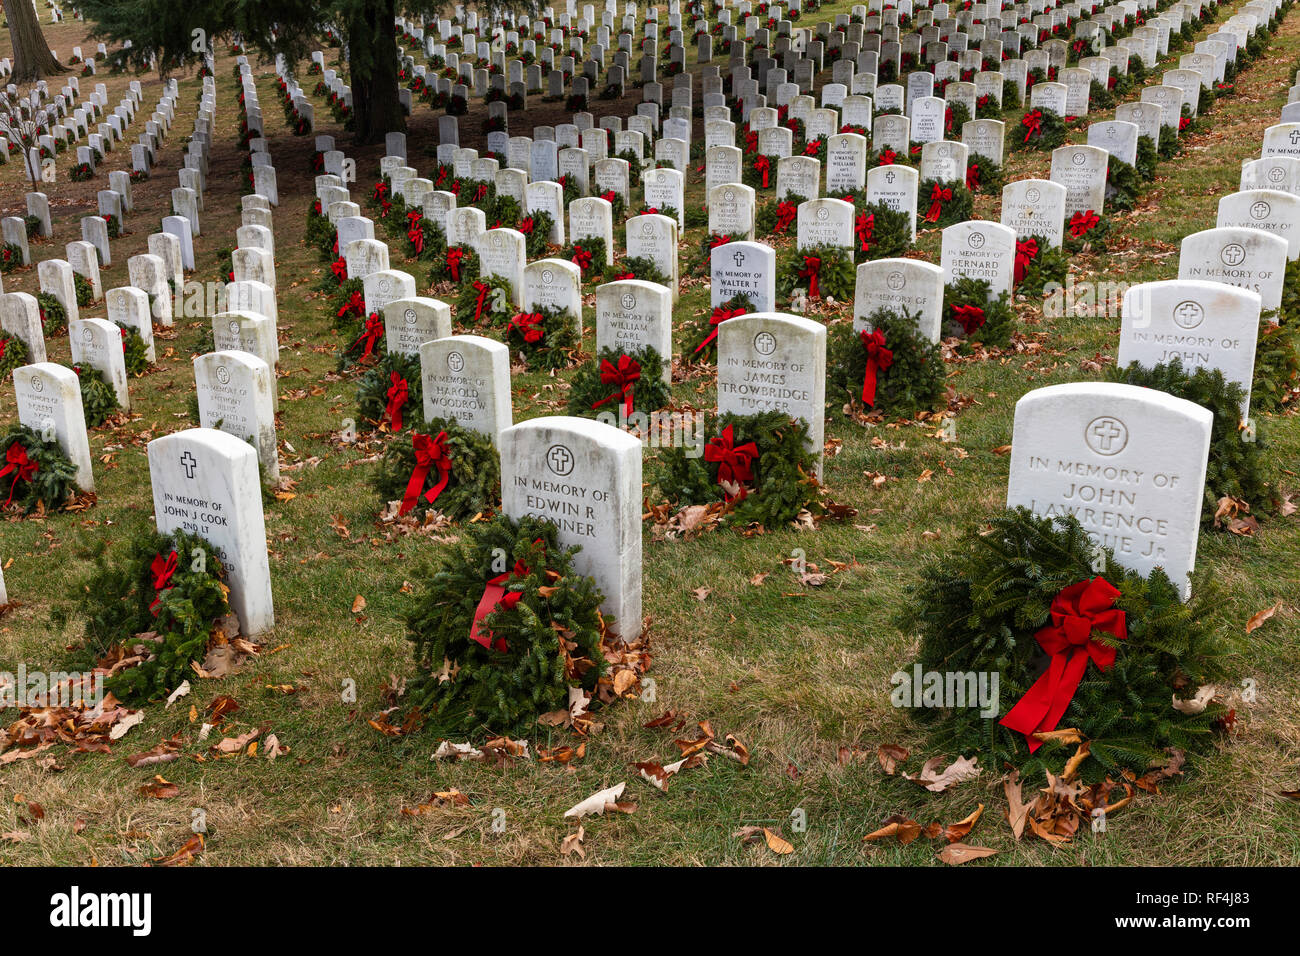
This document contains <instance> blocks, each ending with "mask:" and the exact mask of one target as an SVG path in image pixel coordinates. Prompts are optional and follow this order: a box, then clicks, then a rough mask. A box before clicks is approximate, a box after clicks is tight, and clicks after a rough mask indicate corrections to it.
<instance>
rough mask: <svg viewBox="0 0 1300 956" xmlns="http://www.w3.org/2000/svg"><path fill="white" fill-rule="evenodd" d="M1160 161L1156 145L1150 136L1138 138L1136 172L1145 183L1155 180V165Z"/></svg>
mask: <svg viewBox="0 0 1300 956" xmlns="http://www.w3.org/2000/svg"><path fill="white" fill-rule="evenodd" d="M1159 161H1160V159H1159V156H1158V155H1157V153H1156V144H1155V142H1154V141H1153V140H1152V139H1151V137H1150V136H1139V137H1138V146H1137V171H1138V175H1139V176H1141V177H1142V178H1143V179H1144V180H1145V181H1146V182H1150V181H1151V180H1153V179H1155V178H1156V164H1157V163H1158V162H1159Z"/></svg>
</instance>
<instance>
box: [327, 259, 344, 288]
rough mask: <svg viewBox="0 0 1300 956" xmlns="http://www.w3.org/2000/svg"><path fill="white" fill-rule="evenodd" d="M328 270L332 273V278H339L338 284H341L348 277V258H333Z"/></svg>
mask: <svg viewBox="0 0 1300 956" xmlns="http://www.w3.org/2000/svg"><path fill="white" fill-rule="evenodd" d="M330 271H331V272H333V273H334V278H336V279H338V280H339V285H342V284H343V283H344V282H345V281H346V280H347V277H348V260H346V259H335V260H334V263H333V265H331V266H330Z"/></svg>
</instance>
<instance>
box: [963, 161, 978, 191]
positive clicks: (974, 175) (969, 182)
mask: <svg viewBox="0 0 1300 956" xmlns="http://www.w3.org/2000/svg"><path fill="white" fill-rule="evenodd" d="M966 188H967V189H969V190H970V191H971V192H977V191H978V190H979V188H980V164H979V163H971V164H970V165H969V166H967V167H966Z"/></svg>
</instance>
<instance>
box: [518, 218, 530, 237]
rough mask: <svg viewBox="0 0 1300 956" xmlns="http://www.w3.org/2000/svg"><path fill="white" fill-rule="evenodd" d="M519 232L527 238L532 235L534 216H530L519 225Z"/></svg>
mask: <svg viewBox="0 0 1300 956" xmlns="http://www.w3.org/2000/svg"><path fill="white" fill-rule="evenodd" d="M519 231H520V232H522V233H523V234H524V235H525V236H528V235H532V232H533V217H532V216H529V217H528V218H527V219H525V220H523V221H522V222H520V223H519Z"/></svg>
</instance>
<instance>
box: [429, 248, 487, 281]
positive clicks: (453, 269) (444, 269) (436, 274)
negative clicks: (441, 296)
mask: <svg viewBox="0 0 1300 956" xmlns="http://www.w3.org/2000/svg"><path fill="white" fill-rule="evenodd" d="M478 271H479V269H478V253H477V252H475V251H474V249H473V248H472V247H470V246H448V247H447V248H445V249H444V250H443V251H442V255H441V256H438V257H436V258H435V259H434V260H433V268H432V269H430V270H429V285H437V284H438V283H439V282H455V283H458V284H461V283H465V282H468V281H469V280H470V279H477V278H478Z"/></svg>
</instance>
